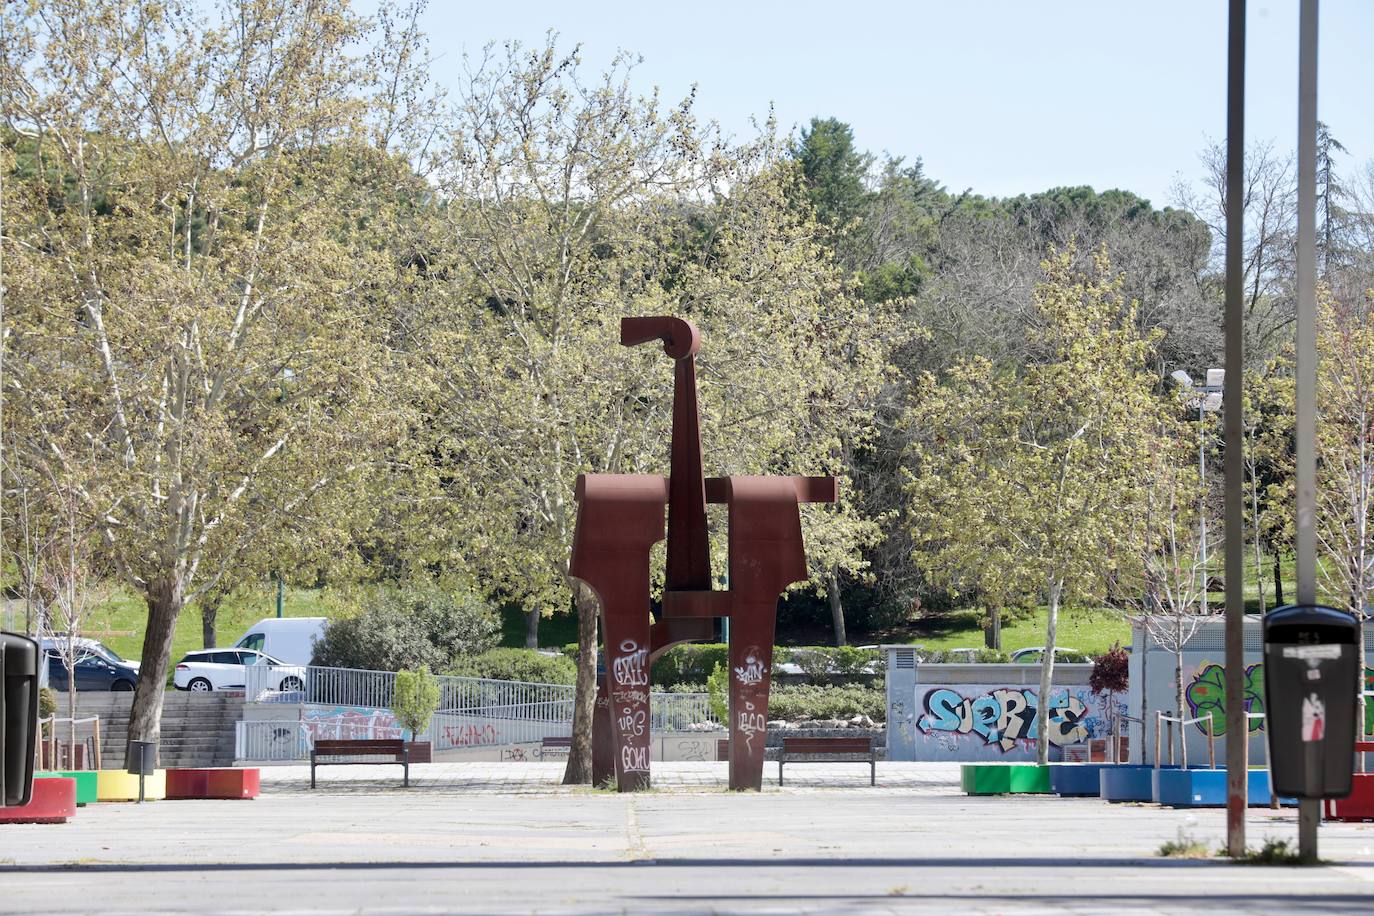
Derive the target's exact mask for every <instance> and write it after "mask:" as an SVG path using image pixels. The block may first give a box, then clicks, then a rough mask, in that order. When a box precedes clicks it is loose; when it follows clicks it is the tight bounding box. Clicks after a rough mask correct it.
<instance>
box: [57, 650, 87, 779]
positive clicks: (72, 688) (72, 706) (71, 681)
mask: <svg viewBox="0 0 1374 916" xmlns="http://www.w3.org/2000/svg"><path fill="white" fill-rule="evenodd" d="M67 718H69V719H70V720H71V721H70V722H68V723H67V725H68V726H69V729H68V731H67V769H71V770H76V769H83V770H89V769H90V768H91V764H90V763H86V764H85V766H82V767H78V766H77V765H76V672H75V670H74V669H73V668H68V669H67ZM52 768H53V769H60V767H59V766H58V765H57V761H53V767H52Z"/></svg>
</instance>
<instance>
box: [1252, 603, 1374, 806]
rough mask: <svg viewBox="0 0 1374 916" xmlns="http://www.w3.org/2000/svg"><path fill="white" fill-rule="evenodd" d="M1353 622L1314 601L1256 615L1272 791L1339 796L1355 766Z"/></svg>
mask: <svg viewBox="0 0 1374 916" xmlns="http://www.w3.org/2000/svg"><path fill="white" fill-rule="evenodd" d="M1359 645H1360V624H1359V621H1357V620H1356V619H1355V617H1354V616H1353V615H1351V614H1347V613H1346V612H1344V611H1338V610H1336V609H1335V608H1329V607H1322V606H1320V605H1286V606H1284V607H1281V608H1277V609H1275V610H1273V611H1270V612H1269V613H1268V614H1267V615H1265V617H1264V693H1265V697H1266V700H1267V709H1266V712H1267V715H1268V718H1269V721H1268V726H1269V727H1268V733H1269V769H1270V773H1271V776H1272V779H1273V786H1274V791H1275V792H1277V793H1278V794H1279V795H1287V796H1293V797H1297V798H1344V797H1345V796H1347V795H1349V794H1350V788H1351V773H1352V771H1353V770H1354V764H1355V710H1356V705H1355V697H1356V695H1357V692H1358V691H1359V690H1360V687H1361V685H1360V670H1359V664H1358V650H1359Z"/></svg>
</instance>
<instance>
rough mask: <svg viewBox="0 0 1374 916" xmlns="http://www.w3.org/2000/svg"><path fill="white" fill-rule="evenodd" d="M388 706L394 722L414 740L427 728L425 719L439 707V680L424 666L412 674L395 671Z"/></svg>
mask: <svg viewBox="0 0 1374 916" xmlns="http://www.w3.org/2000/svg"><path fill="white" fill-rule="evenodd" d="M391 703H392V706H391V711H392V712H393V713H395V714H396V721H398V722H400V723H401V724H402V725H404V726H405V727H406V728H407V729H408V730H409V731H410V740H412V741H414V740H416V739H418V738H419V737H420V735H422V734H423V733H424V731H425V729H427V728H429V720H430V719H432V718H433V717H434V713H435V711H436V710H437V709H438V708H439V681H438V679H437V678H435V677H434V675H433V674H431V673H430V670H429V668H427V667H424V666H421V667H420V668H419V669H418V670H416V671H406V670H402V671H397V672H396V689H395V694H394V696H393V697H392V700H391Z"/></svg>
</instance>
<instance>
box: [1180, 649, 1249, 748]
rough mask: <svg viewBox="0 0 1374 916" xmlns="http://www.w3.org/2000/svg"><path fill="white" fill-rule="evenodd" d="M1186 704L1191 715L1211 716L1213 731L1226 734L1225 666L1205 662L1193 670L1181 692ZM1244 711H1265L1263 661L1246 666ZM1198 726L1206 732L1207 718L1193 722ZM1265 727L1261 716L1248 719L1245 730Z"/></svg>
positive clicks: (1199, 716)
mask: <svg viewBox="0 0 1374 916" xmlns="http://www.w3.org/2000/svg"><path fill="white" fill-rule="evenodd" d="M1184 697H1185V698H1186V699H1187V701H1188V708H1189V710H1190V713H1191V716H1192V717H1193V718H1205V717H1206V716H1207V715H1208V714H1210V715H1211V716H1212V726H1213V734H1215V735H1217V736H1218V737H1220V736H1221V735H1224V734H1226V669H1225V668H1224V667H1222V666H1221V665H1217V664H1212V663H1206V664H1203V665H1201V666H1200V667H1199V668H1198V669H1197V671H1196V672H1194V674H1193V682H1192V683H1191V684H1189V685H1188V689H1187V690H1186V691H1185V692H1184ZM1245 711H1246V712H1257V713H1262V712H1264V665H1263V664H1257V665H1251V666H1250V667H1248V668H1246V669H1245ZM1196 727H1197V730H1198V731H1200V732H1202V734H1204V735H1205V734H1207V723H1206V721H1203V722H1198V723H1197V724H1196ZM1263 728H1264V720H1263V719H1250V720H1249V722H1248V728H1247V731H1249V732H1251V733H1254V732H1258V731H1261V730H1262V729H1263Z"/></svg>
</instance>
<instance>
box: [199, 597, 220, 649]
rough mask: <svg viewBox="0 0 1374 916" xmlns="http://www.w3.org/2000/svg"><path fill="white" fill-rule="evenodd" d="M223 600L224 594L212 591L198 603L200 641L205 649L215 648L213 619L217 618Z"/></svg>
mask: <svg viewBox="0 0 1374 916" xmlns="http://www.w3.org/2000/svg"><path fill="white" fill-rule="evenodd" d="M223 600H224V594H223V593H222V592H220V590H219V589H214V590H212V591H210V592H209V593H208V594H206V596H205V597H204V598H202V599H201V602H200V640H201V642H202V643H203V644H204V645H205V648H207V649H213V648H215V619H216V618H217V617H219V606H220V602H221V601H223Z"/></svg>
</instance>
